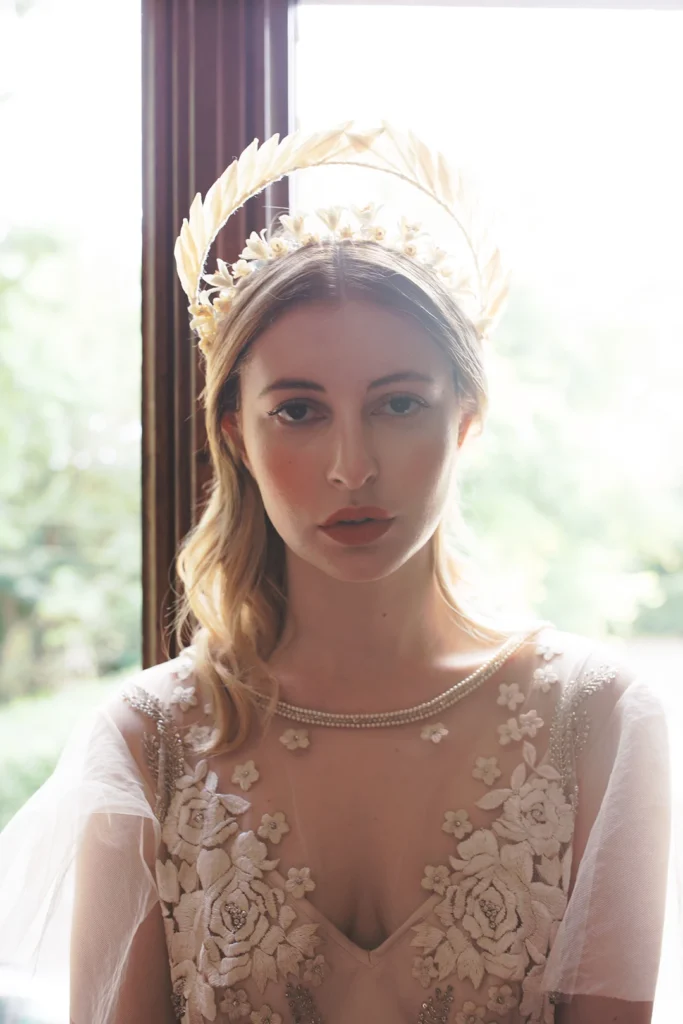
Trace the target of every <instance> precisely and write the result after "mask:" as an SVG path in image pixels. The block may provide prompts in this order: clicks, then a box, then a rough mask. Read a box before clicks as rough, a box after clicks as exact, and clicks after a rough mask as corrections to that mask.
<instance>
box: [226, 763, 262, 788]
mask: <svg viewBox="0 0 683 1024" xmlns="http://www.w3.org/2000/svg"><path fill="white" fill-rule="evenodd" d="M260 778H261V776H260V775H259V773H258V771H257V770H256V765H255V764H254V762H253V761H247V762H246V763H245V764H238V765H237V766H236V767H235V770H234V772H233V773H232V781H233V782H236V783H237V784H238V785H239V787H240V789H242V790H244V791H246V790H248V789H250V788H251V786H252V785H253V783H254V782H258V780H259V779H260Z"/></svg>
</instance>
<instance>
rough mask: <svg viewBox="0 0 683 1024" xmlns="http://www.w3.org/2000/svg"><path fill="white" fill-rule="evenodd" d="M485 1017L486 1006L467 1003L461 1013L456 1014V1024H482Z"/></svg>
mask: <svg viewBox="0 0 683 1024" xmlns="http://www.w3.org/2000/svg"><path fill="white" fill-rule="evenodd" d="M485 1015H486V1008H485V1007H484V1006H477V1004H476V1003H470V1002H467V1003H465V1004H464V1005H463V1008H462V1010H461V1011H460V1013H456V1015H455V1024H481V1022H482V1021H483V1019H484V1017H485Z"/></svg>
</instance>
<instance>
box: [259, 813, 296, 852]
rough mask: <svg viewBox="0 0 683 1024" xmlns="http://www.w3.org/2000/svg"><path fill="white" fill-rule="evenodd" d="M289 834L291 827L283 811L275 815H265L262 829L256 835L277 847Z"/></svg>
mask: <svg viewBox="0 0 683 1024" xmlns="http://www.w3.org/2000/svg"><path fill="white" fill-rule="evenodd" d="M287 832H289V825H288V824H287V822H286V821H285V816H284V814H283V813H282V811H276V812H275V814H264V815H263V817H262V818H261V827H260V828H259V830H258V832H257V833H256V835H257V836H260V837H261V839H268V840H269V841H270V842H271V843H275V844H276V845H277V844H278V843H279V842H280V840H281V839H282V837H283V836H284V835H285V833H287Z"/></svg>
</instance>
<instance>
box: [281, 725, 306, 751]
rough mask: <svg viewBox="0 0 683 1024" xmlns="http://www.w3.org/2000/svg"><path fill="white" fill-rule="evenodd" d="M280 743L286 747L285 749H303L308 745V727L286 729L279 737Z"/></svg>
mask: <svg viewBox="0 0 683 1024" xmlns="http://www.w3.org/2000/svg"><path fill="white" fill-rule="evenodd" d="M280 743H282V745H283V746H285V747H287V750H299V749H301V750H305V749H306V747H308V746H310V740H309V738H308V729H287V730H286V732H283V734H282V736H281V737H280Z"/></svg>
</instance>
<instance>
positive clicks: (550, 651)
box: [536, 644, 562, 661]
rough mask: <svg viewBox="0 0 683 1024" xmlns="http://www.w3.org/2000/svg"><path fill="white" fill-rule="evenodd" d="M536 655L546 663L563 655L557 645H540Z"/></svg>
mask: <svg viewBox="0 0 683 1024" xmlns="http://www.w3.org/2000/svg"><path fill="white" fill-rule="evenodd" d="M536 654H538V655H539V657H541V658H543V660H544V661H552V660H553V658H556V657H557V656H558V655H559V654H562V650H561V649H560V648H559V647H556V646H555V644H538V645H537V647H536Z"/></svg>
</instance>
